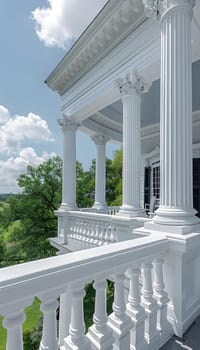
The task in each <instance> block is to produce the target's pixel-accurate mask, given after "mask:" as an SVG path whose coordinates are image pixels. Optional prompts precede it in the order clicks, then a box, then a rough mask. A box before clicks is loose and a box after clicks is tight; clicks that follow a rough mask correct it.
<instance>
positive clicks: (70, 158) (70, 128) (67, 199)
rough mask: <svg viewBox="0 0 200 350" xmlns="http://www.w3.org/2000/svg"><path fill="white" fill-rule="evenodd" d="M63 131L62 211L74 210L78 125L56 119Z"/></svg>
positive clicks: (65, 119) (66, 120) (64, 119)
mask: <svg viewBox="0 0 200 350" xmlns="http://www.w3.org/2000/svg"><path fill="white" fill-rule="evenodd" d="M58 124H59V125H60V126H61V128H62V131H63V179H62V204H61V209H62V210H65V211H66V210H73V209H76V207H77V205H76V130H77V127H78V125H77V124H76V123H74V122H73V121H71V120H69V119H67V118H65V117H63V118H62V119H58Z"/></svg>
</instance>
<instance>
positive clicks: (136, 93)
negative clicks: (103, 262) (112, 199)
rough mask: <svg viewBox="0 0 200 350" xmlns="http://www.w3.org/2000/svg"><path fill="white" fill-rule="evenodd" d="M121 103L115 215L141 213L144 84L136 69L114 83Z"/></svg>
mask: <svg viewBox="0 0 200 350" xmlns="http://www.w3.org/2000/svg"><path fill="white" fill-rule="evenodd" d="M116 84H117V86H118V87H119V90H120V93H121V96H122V103H123V204H122V207H121V209H120V211H119V215H124V216H129V217H134V216H138V215H141V213H142V209H141V207H140V157H141V151H140V148H141V147H140V123H141V121H140V117H141V96H142V93H143V92H145V91H147V90H148V88H149V85H147V84H146V83H145V82H144V81H143V79H142V78H141V77H139V76H138V74H137V73H136V72H134V73H130V74H126V75H125V76H124V77H123V78H121V79H119V80H118V81H117V82H116Z"/></svg>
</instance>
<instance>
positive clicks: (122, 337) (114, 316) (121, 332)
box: [0, 222, 170, 350]
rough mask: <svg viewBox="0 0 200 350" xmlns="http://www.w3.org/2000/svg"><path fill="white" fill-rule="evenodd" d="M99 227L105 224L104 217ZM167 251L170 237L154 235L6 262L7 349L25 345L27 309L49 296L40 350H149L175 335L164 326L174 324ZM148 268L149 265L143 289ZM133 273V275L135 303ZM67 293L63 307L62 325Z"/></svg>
mask: <svg viewBox="0 0 200 350" xmlns="http://www.w3.org/2000/svg"><path fill="white" fill-rule="evenodd" d="M79 223H80V222H79ZM83 226H84V225H83ZM93 227H97V223H96V222H93ZM102 227H103V228H105V225H103V226H102ZM79 233H80V232H79ZM93 238H94V237H93ZM104 239H105V235H104ZM108 239H109V237H108ZM167 250H168V241H167V239H166V238H163V237H158V235H155V236H154V235H153V234H152V235H151V236H149V237H143V238H139V239H133V240H129V241H125V242H118V243H115V244H113V245H112V246H110V245H103V246H101V247H96V248H94V249H88V250H82V252H81V254H80V252H74V253H71V254H66V255H59V256H56V257H52V258H48V259H42V260H38V261H33V262H30V263H26V264H22V265H16V266H11V267H8V268H3V269H1V275H0V315H2V316H3V318H4V320H3V325H4V327H5V328H6V329H7V345H6V346H7V347H6V350H16V349H17V350H23V340H22V324H23V321H24V318H25V316H24V309H25V308H26V307H27V306H28V305H31V303H32V301H33V299H34V297H39V298H40V299H41V301H42V303H41V310H42V311H43V332H42V339H41V343H40V350H43V349H45V350H57V349H58V347H59V348H60V350H89V349H90V350H97V349H98V350H108V349H109V350H110V349H113V350H120V349H121V350H122V349H123V350H129V349H131V350H142V349H143V345H146V344H145V341H146V343H147V344H148V345H147V346H149V349H159V347H160V346H161V344H163V339H165V340H167V339H169V336H170V332H169V333H168V334H167V333H166V332H164V333H163V329H164V327H165V325H166V324H167V315H166V310H167V302H168V296H167V294H166V292H165V290H164V282H163V272H162V265H163V256H164V255H165V254H166V253H167ZM152 261H153V264H154V274H153V275H154V279H153V280H152V263H151V262H152ZM140 270H142V272H143V284H142V289H141V288H140V280H141V279H140ZM126 276H128V278H129V279H130V287H129V297H128V304H127V305H126V303H125V297H124V294H125V288H124V280H125V278H126ZM106 279H111V280H113V281H114V303H113V312H112V313H111V314H110V315H109V317H108V316H107V312H106ZM93 280H94V288H95V290H96V296H95V311H94V315H93V325H92V326H91V327H90V328H89V331H88V333H87V334H85V323H84V308H83V298H84V295H85V292H84V287H85V285H86V284H87V283H88V281H90V282H91V281H93ZM152 283H153V287H154V295H153V289H152ZM66 291H67V292H66ZM66 293H69V294H66ZM67 295H70V298H69V299H67V298H66V296H67ZM59 296H60V308H61V309H60V320H59V322H60V324H59V325H58V327H57V321H56V309H57V307H58V301H57V300H58V297H59ZM141 297H142V298H141ZM13 298H14V300H15V301H14V302H13ZM141 299H142V304H141ZM63 308H64V309H63ZM67 312H68V313H69V314H68V315H66V313H67ZM159 315H160V316H159ZM157 320H158V322H157ZM63 323H64V324H63ZM69 323H70V327H69ZM57 329H58V330H59V332H60V334H58V337H57ZM168 330H169V329H168ZM130 335H131V337H130ZM163 337H164V338H163ZM57 339H59V345H58V340H57ZM147 348H148V347H147Z"/></svg>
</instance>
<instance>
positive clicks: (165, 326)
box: [153, 257, 171, 336]
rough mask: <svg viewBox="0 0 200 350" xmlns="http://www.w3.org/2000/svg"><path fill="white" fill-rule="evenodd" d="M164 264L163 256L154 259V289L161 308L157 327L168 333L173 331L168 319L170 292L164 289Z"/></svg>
mask: <svg viewBox="0 0 200 350" xmlns="http://www.w3.org/2000/svg"><path fill="white" fill-rule="evenodd" d="M163 264H164V259H163V258H162V257H158V258H156V259H155V260H154V261H153V266H154V281H153V289H154V297H155V298H156V300H157V303H158V306H159V310H158V318H157V327H158V329H159V331H161V332H162V336H163V333H165V334H166V335H167V333H168V334H170V333H171V326H170V323H169V322H168V320H167V304H168V302H169V300H170V299H169V298H168V294H167V292H166V291H165V290H164V289H165V285H164V281H163Z"/></svg>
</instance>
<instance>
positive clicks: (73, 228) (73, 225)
mask: <svg viewBox="0 0 200 350" xmlns="http://www.w3.org/2000/svg"><path fill="white" fill-rule="evenodd" d="M75 233H76V218H73V219H72V230H71V237H72V238H73V237H74V236H75Z"/></svg>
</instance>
